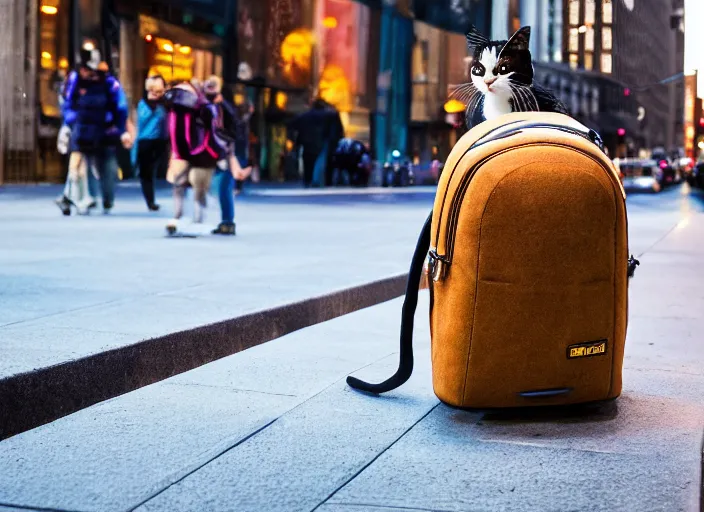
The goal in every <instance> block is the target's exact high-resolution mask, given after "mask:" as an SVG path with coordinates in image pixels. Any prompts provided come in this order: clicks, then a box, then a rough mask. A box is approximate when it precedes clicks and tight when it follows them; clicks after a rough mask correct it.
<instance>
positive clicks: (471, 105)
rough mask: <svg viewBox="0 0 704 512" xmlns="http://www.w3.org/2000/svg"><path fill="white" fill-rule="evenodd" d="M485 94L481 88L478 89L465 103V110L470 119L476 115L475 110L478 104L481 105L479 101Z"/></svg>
mask: <svg viewBox="0 0 704 512" xmlns="http://www.w3.org/2000/svg"><path fill="white" fill-rule="evenodd" d="M483 96H484V95H483V94H482V92H481V91H480V90H479V89H476V90H475V91H474V93H473V94H472V96H471V97H470V98H469V101H467V102H466V103H465V105H466V106H467V108H466V110H465V115H466V117H467V118H468V119H471V118H472V116H473V115H474V111H475V110H477V106H479V102H480V101H481V99H482V97H483ZM470 110H471V113H470Z"/></svg>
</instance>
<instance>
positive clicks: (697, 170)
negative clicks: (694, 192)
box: [687, 155, 704, 189]
mask: <svg viewBox="0 0 704 512" xmlns="http://www.w3.org/2000/svg"><path fill="white" fill-rule="evenodd" d="M687 182H688V183H689V185H690V186H691V187H696V188H702V189H704V155H702V156H700V157H699V161H698V162H697V163H696V165H694V166H693V167H692V172H691V174H690V175H689V176H688V177H687Z"/></svg>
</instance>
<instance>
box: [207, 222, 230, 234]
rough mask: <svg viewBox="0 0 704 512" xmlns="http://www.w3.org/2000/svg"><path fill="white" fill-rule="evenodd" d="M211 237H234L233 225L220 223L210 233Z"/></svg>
mask: <svg viewBox="0 0 704 512" xmlns="http://www.w3.org/2000/svg"><path fill="white" fill-rule="evenodd" d="M212 233H213V235H234V234H235V223H234V222H232V223H229V222H221V223H220V224H218V227H216V228H215V229H214V230H213V231H212Z"/></svg>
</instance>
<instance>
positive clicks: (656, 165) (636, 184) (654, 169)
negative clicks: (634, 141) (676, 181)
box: [617, 158, 665, 192]
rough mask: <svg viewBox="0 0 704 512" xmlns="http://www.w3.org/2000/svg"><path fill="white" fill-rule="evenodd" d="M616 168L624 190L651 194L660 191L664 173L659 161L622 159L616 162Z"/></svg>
mask: <svg viewBox="0 0 704 512" xmlns="http://www.w3.org/2000/svg"><path fill="white" fill-rule="evenodd" d="M617 167H618V168H619V170H620V172H621V174H622V176H623V178H622V180H621V181H622V183H623V186H624V188H627V189H640V190H650V191H652V192H660V190H662V187H663V182H664V180H665V173H664V171H663V168H662V166H661V165H660V162H659V161H656V160H650V159H649V160H641V159H635V158H634V159H623V160H620V161H618V163H617Z"/></svg>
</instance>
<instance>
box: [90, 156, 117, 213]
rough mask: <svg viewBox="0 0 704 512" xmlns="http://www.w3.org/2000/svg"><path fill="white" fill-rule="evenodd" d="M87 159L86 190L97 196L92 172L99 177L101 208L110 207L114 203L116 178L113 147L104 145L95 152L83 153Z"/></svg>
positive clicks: (95, 181) (115, 160)
mask: <svg viewBox="0 0 704 512" xmlns="http://www.w3.org/2000/svg"><path fill="white" fill-rule="evenodd" d="M84 156H85V157H86V160H87V161H88V168H89V169H90V170H91V171H93V172H89V173H88V190H90V194H91V195H92V196H93V197H98V183H97V180H96V179H95V176H94V173H97V175H98V177H99V178H100V189H101V192H102V194H103V208H105V209H110V208H112V206H113V204H115V181H116V180H117V168H118V165H117V152H116V151H115V148H114V147H105V148H102V149H99V150H98V151H97V152H95V153H89V154H84Z"/></svg>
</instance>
